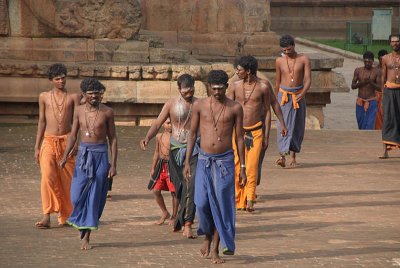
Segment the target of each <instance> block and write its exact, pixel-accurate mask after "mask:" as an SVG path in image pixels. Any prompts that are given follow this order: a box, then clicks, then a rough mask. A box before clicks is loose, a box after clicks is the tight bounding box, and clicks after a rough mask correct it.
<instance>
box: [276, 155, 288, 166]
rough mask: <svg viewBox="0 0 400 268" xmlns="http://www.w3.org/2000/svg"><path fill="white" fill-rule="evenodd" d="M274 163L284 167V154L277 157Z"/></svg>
mask: <svg viewBox="0 0 400 268" xmlns="http://www.w3.org/2000/svg"><path fill="white" fill-rule="evenodd" d="M275 164H276V165H277V166H281V167H286V158H285V157H284V156H281V157H279V158H278V159H277V160H276V161H275Z"/></svg>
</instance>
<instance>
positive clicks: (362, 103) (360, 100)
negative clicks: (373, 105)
mask: <svg viewBox="0 0 400 268" xmlns="http://www.w3.org/2000/svg"><path fill="white" fill-rule="evenodd" d="M376 100H377V97H376V96H375V97H372V98H369V99H363V98H360V97H357V101H356V103H357V105H358V106H364V112H366V111H368V108H369V102H370V101H376Z"/></svg>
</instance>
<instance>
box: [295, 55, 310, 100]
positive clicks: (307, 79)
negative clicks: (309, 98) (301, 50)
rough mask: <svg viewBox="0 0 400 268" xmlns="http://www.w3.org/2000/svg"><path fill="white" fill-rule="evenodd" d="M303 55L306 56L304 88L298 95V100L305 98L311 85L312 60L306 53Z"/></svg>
mask: <svg viewBox="0 0 400 268" xmlns="http://www.w3.org/2000/svg"><path fill="white" fill-rule="evenodd" d="M303 57H304V60H303V61H304V76H303V90H302V92H301V93H300V94H298V95H296V99H297V101H300V100H301V99H303V98H304V96H305V95H306V94H307V92H308V90H309V89H310V87H311V62H310V59H309V58H308V57H307V56H306V55H303Z"/></svg>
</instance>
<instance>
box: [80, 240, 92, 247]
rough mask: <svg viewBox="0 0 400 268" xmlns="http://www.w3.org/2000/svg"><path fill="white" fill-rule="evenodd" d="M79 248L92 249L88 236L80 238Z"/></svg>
mask: <svg viewBox="0 0 400 268" xmlns="http://www.w3.org/2000/svg"><path fill="white" fill-rule="evenodd" d="M81 249H82V250H89V249H92V247H91V246H90V245H89V238H86V237H85V238H83V239H82V243H81Z"/></svg>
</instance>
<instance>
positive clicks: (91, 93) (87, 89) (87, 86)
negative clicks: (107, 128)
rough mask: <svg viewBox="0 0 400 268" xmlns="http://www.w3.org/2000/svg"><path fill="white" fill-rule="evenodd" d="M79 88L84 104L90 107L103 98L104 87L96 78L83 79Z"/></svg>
mask: <svg viewBox="0 0 400 268" xmlns="http://www.w3.org/2000/svg"><path fill="white" fill-rule="evenodd" d="M80 88H81V92H82V93H83V96H84V97H85V99H86V102H88V103H89V104H91V105H97V104H99V103H100V102H101V100H102V98H103V94H104V91H106V87H105V86H104V85H103V84H102V83H101V82H100V81H99V80H97V79H96V78H85V79H83V80H82V82H81V86H80Z"/></svg>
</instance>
